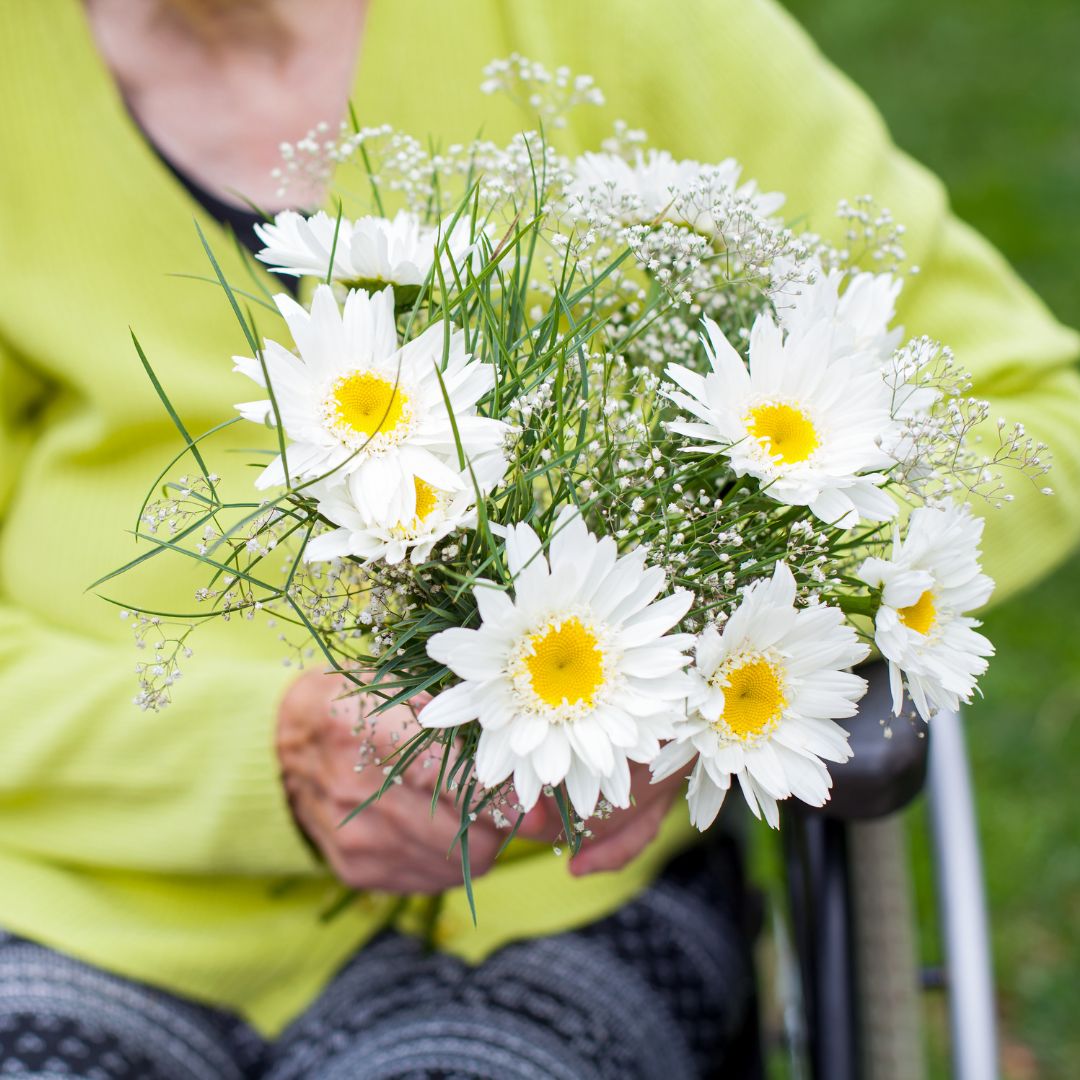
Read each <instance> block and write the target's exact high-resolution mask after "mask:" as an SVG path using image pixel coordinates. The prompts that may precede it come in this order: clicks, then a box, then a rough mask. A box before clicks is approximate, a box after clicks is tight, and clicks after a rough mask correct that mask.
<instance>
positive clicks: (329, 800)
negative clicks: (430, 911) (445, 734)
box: [277, 671, 506, 894]
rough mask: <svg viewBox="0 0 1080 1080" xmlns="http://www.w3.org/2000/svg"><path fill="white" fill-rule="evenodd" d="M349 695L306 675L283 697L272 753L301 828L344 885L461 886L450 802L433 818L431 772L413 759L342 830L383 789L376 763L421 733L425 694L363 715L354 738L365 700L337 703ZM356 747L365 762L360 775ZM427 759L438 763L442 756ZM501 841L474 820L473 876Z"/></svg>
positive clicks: (486, 823) (424, 889)
mask: <svg viewBox="0 0 1080 1080" xmlns="http://www.w3.org/2000/svg"><path fill="white" fill-rule="evenodd" d="M349 689H355V687H354V685H353V684H352V683H350V682H349V680H348V679H346V678H345V677H344V676H342V675H327V674H324V673H323V672H321V671H311V672H306V673H305V674H303V675H301V676H300V677H299V678H298V679H297V680H296V681H295V682H294V683H293V684H292V686H291V687H290V688H289V690H288V692H287V693H286V694H285V697H284V698H283V699H282V702H281V706H280V708H279V711H278V724H277V752H278V760H279V761H280V763H281V774H282V782H283V784H284V786H285V791H286V793H287V794H288V797H289V803H290V805H291V807H292V811H293V815H294V817H295V818H296V821H297V823H298V824H299V826H300V828H301V829H303V831H304V832H305V833H306V834H307V836H308V837H309V838H310V840H311V841H312V842H313V843H314V844H315V846H316V847H317V848H318V849H319V850H320V851H321V852H322V854H323V855H324V856H325V858H326V861H327V863H328V864H329V865H330V868H331V869H332V870H333V872H334V874H335V875H336V876H337V877H338V878H340V880H341V881H342V882H343V883H344V884H345V885H348V886H349V887H350V888H353V889H373V890H378V891H382V892H390V893H426V894H431V893H437V892H441V891H443V890H444V889H448V888H452V887H454V886H456V885H460V884H461V883H462V872H461V857H460V852H459V851H457V850H456V849H455V850H454V851H452V852H451V851H450V848H451V845H452V843H453V841H454V837H455V836H456V835H457V832H458V829H459V828H460V825H461V819H460V812H459V810H458V808H457V807H456V806H454V805H453V803H452V801H450V800H448V799H446V798H441V799H440V800H439V801H438V802H437V803H436V807H435V813H434V815H432V812H431V796H432V791H433V789H434V786H435V782H436V779H437V777H438V769H437V768H432V767H428V768H425V767H424V763H423V761H421V760H417V761H416V762H414V763H413V764H412V765H410V767H409V768H408V769H407V770H405V773H404V776H403V777H402V782H401V783H398V784H394V785H392V786H391V787H390V788H389V790H387V791H386V792H385V793H384V794H383V795H382V797H381V798H379V799H377V800H375V801H373V802H372V803H371V804H370V805H369V806H367V807H365V808H364V809H363V810H362V811H361V812H360V813H358V814H356V815H355V816H354V817H353V818H352V819H351V820H350V821H348V822H346V823H345V824H344V825H343V824H342V821H343V820H344V819H345V818H346V817H347V816H348V815H349V814H350V813H351V812H352V811H353V810H355V809H356V807H357V806H359V805H360V804H361V803H362V802H363V801H364V800H365V799H367V798H369V797H370V796H371V795H373V794H374V793H375V792H376V791H378V790H379V788H380V786H381V785H382V783H383V781H384V780H385V774H384V773H383V769H382V768H381V767H380V765H379V764H378V762H381V761H383V760H384V759H385V758H386V757H387V756H388V755H389V754H390V753H391V752H392V751H393V750H394V749H395V748H396V747H397V746H399V745H400V744H401V743H403V742H404V741H405V740H406V739H408V738H409V737H411V736H412V735H413V734H415V732H416V731H417V730H419V725H418V724H417V722H416V713H417V711H419V709H420V708H421V707H422V706H423V705H424V704H425V703H426V702H427V700H428V697H429V696H428V695H420V696H418V697H416V698H413V700H412V701H410V702H409V703H408V704H403V705H400V706H397V707H395V708H393V709H389V710H387V711H386V712H384V713H380V714H379V715H378V716H377V717H373V718H369V719H368V721H367V722H366V724H365V725H364V728H363V730H362V732H361V733H360V734H358V733H357V731H358V727H359V725H360V721H361V708H362V703H363V700H364V695H362V694H356V693H353V694H351V695H349V696H348V697H343V696H342V695H343V694H345V693H346V692H347V691H348V690H349ZM362 749H363V750H364V752H365V755H366V756H370V758H371V762H370V764H367V765H365V767H363V768H361V769H359V770H358V768H357V765H358V762H359V760H360V754H361V750H362ZM430 757H431V759H433V761H434V762H437V761H438V755H436V754H434V753H432V754H431V755H430ZM505 836H506V834H505V832H501V831H500V830H498V829H497V828H496V827H495V825H494V823H493V822H492V820H491V819H490V818H489V817H487V816H483V817H481V818H479V819H478V820H477V821H475V822H474V823H473V825H472V827H471V828H470V830H469V864H470V867H471V870H472V876H473V877H479V876H480V875H482V874H485V873H486V872H487V871H488V870H490V869H491V865H492V863H493V862H494V860H495V855H496V853H497V852H498V850H499V847H500V845H501V844H502V842H503V840H504V839H505Z"/></svg>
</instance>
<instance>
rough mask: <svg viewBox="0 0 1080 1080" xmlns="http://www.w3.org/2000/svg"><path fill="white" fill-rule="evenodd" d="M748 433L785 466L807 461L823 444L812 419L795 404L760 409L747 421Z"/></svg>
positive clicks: (758, 407)
mask: <svg viewBox="0 0 1080 1080" xmlns="http://www.w3.org/2000/svg"><path fill="white" fill-rule="evenodd" d="M746 430H747V431H748V432H749V433H750V435H751V436H752V437H753V438H755V439H757V441H758V442H759V443H761V445H762V446H763V447H764V448H765V450H766V452H767V453H768V454H769V456H770V457H772V458H779V459H780V461H781V462H782V463H783V464H784V465H796V464H798V463H799V462H800V461H805V460H806V459H807V458H808V457H809V456H810V455H811V454H812V453H813V452H814V451H815V450H816V449H817V448H818V445H819V443H818V436H817V432H816V431H815V430H814V425H813V424H812V423H811V421H810V418H809V417H808V416H807V415H806V413H804V412H803V411H802V410H801V409H798V408H796V407H795V406H794V405H778V404H775V403H774V404H770V405H758V406H756V407H755V408H753V409H751V410H750V414H749V416H747V418H746Z"/></svg>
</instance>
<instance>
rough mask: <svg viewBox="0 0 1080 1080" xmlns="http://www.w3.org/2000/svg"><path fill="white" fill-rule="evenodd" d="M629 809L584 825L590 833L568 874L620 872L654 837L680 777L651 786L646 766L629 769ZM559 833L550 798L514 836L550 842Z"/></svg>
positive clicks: (558, 820) (558, 819) (678, 788)
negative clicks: (631, 796) (630, 801)
mask: <svg viewBox="0 0 1080 1080" xmlns="http://www.w3.org/2000/svg"><path fill="white" fill-rule="evenodd" d="M630 777H631V779H630V791H631V794H632V795H633V802H632V803H631V805H630V807H629V809H626V810H616V811H615V812H614V813H613V814H612V815H611V816H610V817H609V818H606V819H604V820H602V821H601V820H597V819H593V820H591V821H590V822H589V823H588V828H589V831H590V832H591V833H592V834H593V835H592V836H591V837H589V838H588V839H586V840H585V841H583V843H582V845H581V849H580V850H579V851H578V853H577V855H575V856H574V857H573V858H572V859H571V860H570V872H571V873H572V874H575V875H577V876H579V877H580V876H582V875H584V874H595V873H598V872H600V871H602V870H620V869H622V867H624V866H625V865H626V864H627V863H628V862H630V861H631V860H632V859H634V858H636V857H637V856H638V855H640V854H641V852H642V851H644V850H645V848H646V847H648V845H649V844H650V842H651V841H652V840H653V839H654V838H655V837H656V834H657V832H658V831H659V829H660V823H661V822H662V821H663V820H664V815H665V814H667V812H668V810H669V809H670V807H671V804H672V803H673V802H674V801H675V799H676V798H677V797H678V795H679V792H680V791H681V790H682V786H683V777H682V776H681V775H675V776H669V777H668V778H667V779H666V780H662V781H661V782H660V783H658V784H653V783H651V774H650V772H649V767H648V766H647V765H631V766H630ZM561 833H562V818H561V816H560V815H559V810H558V807H557V806H556V805H555V802H554V800H552V799H542V800H541V801H540V802H539V803H537V805H536V808H535V809H534V810H532V811H531V812H530V813H529V815H528V816H527V817H526V819H525V821H523V822H522V823H521V827H520V828H519V829H518V835H519V836H523V837H525V838H527V839H530V840H554V839H555V838H556V837H557V836H559V835H560V834H561Z"/></svg>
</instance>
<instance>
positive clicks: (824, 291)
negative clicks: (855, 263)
mask: <svg viewBox="0 0 1080 1080" xmlns="http://www.w3.org/2000/svg"><path fill="white" fill-rule="evenodd" d="M845 277H847V275H846V274H845V272H844V271H843V270H830V271H828V272H827V273H826V272H825V271H824V270H822V269H821V268H820V267H818V268H817V269H816V273H815V274H814V280H813V281H812V282H788V283H787V284H786V285H783V286H782V287H781V290H780V291H779V292H778V293H777V295H775V296H774V298H773V303H774V306H775V307H776V316H777V319H778V320H779V322H780V326H781V327H782V328H783V329H784V330H785V331H787V332H788V333H789V334H804V333H806V332H807V331H808V330H810V329H811V328H812V327H813V326H815V325H816V324H817V323H820V322H823V321H824V322H826V323H828V325H829V326H830V327H831V328H832V352H833V354H834V355H840V354H842V353H844V352H849V353H859V354H861V355H863V356H865V357H866V358H867V360H869V361H870V362H872V363H875V364H876V365H877V367H878V368H879V369H880V368H881V367H882V365H884V364H886V363H887V362H888V360H889V358H890V357H891V356H892V354H893V352H894V351H895V350H896V347H897V346H898V345H899V344H900V340H901V338H902V337H903V333H904V331H903V327H892V326H891V325H890V324H891V323H892V321H893V318H894V316H895V315H896V298H897V297H898V296H899V295H900V289H901V287H902V285H903V282H902V281H901V280H900V278H897V277H894V276H893V275H892V274H871V273H858V274H853V275H851V277H850V279H848V281H847V284H846V287H845V288H844V291H843V292H841V291H840V287H841V286H842V285H844V279H845Z"/></svg>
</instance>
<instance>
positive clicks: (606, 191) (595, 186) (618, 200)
mask: <svg viewBox="0 0 1080 1080" xmlns="http://www.w3.org/2000/svg"><path fill="white" fill-rule="evenodd" d="M741 172H742V167H741V166H740V165H739V163H738V162H737V161H735V159H734V158H727V159H726V160H724V161H722V162H720V163H719V164H716V165H707V164H703V163H702V162H700V161H692V160H679V159H677V158H674V157H672V155H671V154H670V153H668V151H666V150H649V151H648V152H643V151H641V150H637V151H636V152H635V154H634V157H633V159H632V160H627V159H626V158H624V157H621V156H619V155H618V154H608V153H602V154H601V153H586V154H582V155H581V157H579V158H578V159H577V160H576V161H575V162H574V179H573V180H572V182H571V183H570V185H569V186H568V188H567V194H568V195H569V196H570V197H571V198H572V199H576V200H578V201H579V202H581V203H583V204H584V205H587V206H589V207H591V208H593V209H596V210H601V211H603V212H605V213H607V214H609V215H610V216H611V217H612V218H614V219H615V220H617V221H621V222H622V223H623V224H627V225H631V224H642V223H646V222H651V221H656V220H658V219H666V220H668V221H672V222H675V223H676V224H680V225H689V226H691V227H692V228H694V229H697V230H698V231H701V232H706V233H710V232H714V231H716V230H715V222H714V220H713V217H712V215H711V213H710V209H711V207H710V206H706V205H704V202H706V201H708V202H720V201H722V200H724V199H725V198H731V197H733V198H736V199H739V200H741V201H742V202H743V203H745V204H746V205H748V206H749V207H750V208H751V209H752V210H753V211H754V212H755V213H757V214H760V215H762V216H763V217H764V216H768V215H769V214H772V213H775V212H776V210H778V209H779V208H780V206H782V205H783V202H784V197H783V196H782V195H780V194H778V193H776V192H769V193H762V192H759V191H758V189H757V183H756V182H755V181H753V180H748V181H746V182H745V183H742V184H740V183H739V177H740V174H741ZM705 196H707V198H704V197H705Z"/></svg>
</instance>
